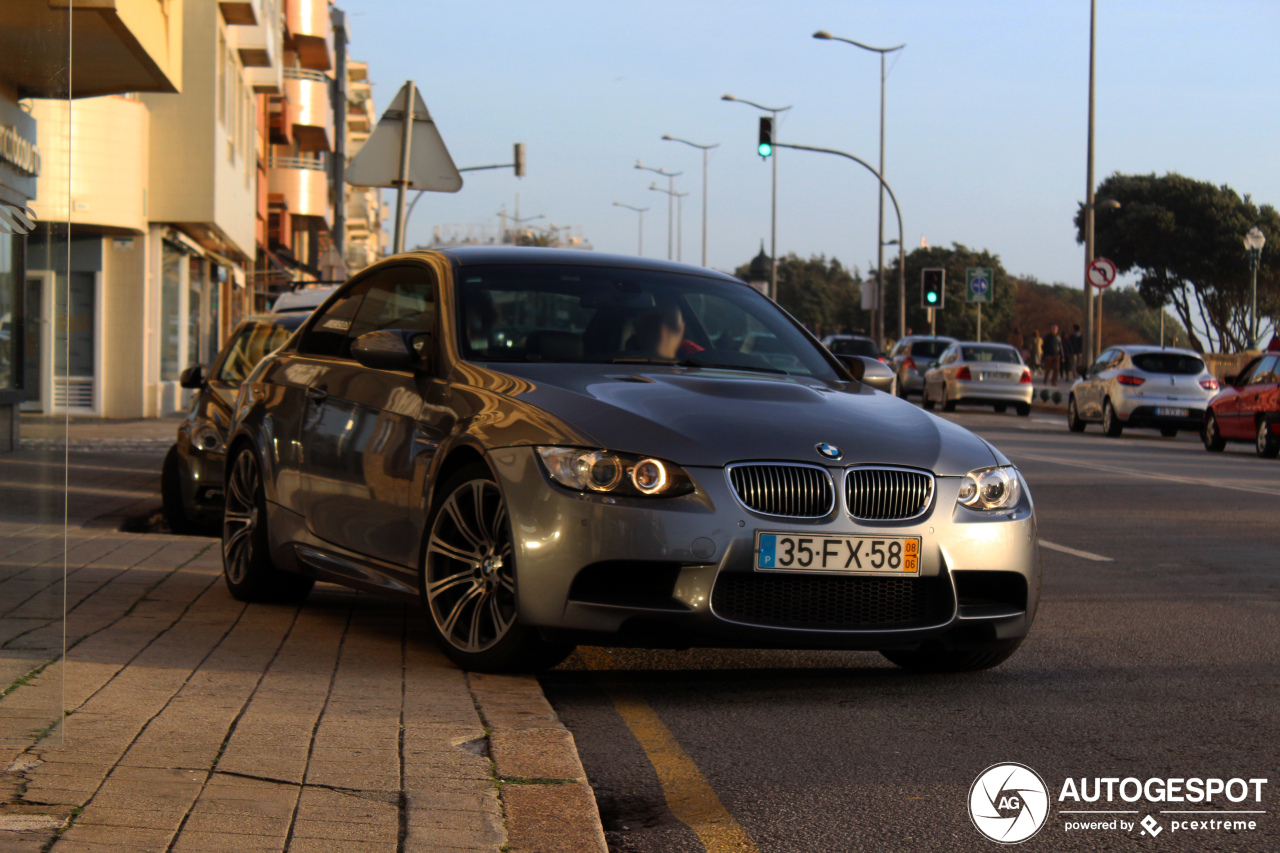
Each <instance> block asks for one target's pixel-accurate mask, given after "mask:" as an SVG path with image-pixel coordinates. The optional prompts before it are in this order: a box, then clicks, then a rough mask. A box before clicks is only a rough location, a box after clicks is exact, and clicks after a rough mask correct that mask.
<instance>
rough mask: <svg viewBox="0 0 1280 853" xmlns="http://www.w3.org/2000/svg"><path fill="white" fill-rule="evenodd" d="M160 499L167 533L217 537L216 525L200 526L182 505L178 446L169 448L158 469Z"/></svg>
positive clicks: (180, 465) (180, 466) (180, 461)
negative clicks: (167, 527) (167, 526)
mask: <svg viewBox="0 0 1280 853" xmlns="http://www.w3.org/2000/svg"><path fill="white" fill-rule="evenodd" d="M160 499H161V501H162V502H163V504H164V522H165V524H167V525H169V532H171V533H176V534H178V535H179V536H217V535H219V532H218V531H219V528H218V526H217V525H212V524H201V523H200V522H198V521H195V520H194V519H192V518H191V516H189V515H187V508H186V506H184V505H183V503H182V459H181V457H180V455H179V453H178V445H176V444H175V445H174V446H173V447H170V448H169V452H168V453H166V454H165V457H164V467H162V468H161V469H160Z"/></svg>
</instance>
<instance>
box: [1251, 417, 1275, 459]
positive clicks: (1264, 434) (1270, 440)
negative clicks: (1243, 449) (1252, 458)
mask: <svg viewBox="0 0 1280 853" xmlns="http://www.w3.org/2000/svg"><path fill="white" fill-rule="evenodd" d="M1254 449H1255V450H1256V451H1257V452H1258V455H1259V456H1261V457H1262V458H1263V459H1275V458H1276V456H1278V455H1280V439H1277V438H1276V435H1275V433H1273V432H1272V431H1271V425H1270V424H1269V423H1267V419H1266V418H1265V417H1264V418H1259V419H1258V435H1257V437H1256V440H1255V441H1254Z"/></svg>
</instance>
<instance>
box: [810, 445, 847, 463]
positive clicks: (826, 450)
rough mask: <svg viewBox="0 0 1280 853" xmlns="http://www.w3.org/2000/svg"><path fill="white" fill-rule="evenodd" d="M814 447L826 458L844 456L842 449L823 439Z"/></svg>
mask: <svg viewBox="0 0 1280 853" xmlns="http://www.w3.org/2000/svg"><path fill="white" fill-rule="evenodd" d="M814 449H815V450H817V451H818V452H819V453H821V454H822V455H823V456H825V457H827V458H828V459H839V458H840V457H841V456H844V451H843V450H841V449H840V448H838V447H836V446H835V445H834V444H828V443H827V442H825V441H823V442H820V443H819V444H817V445H815V446H814Z"/></svg>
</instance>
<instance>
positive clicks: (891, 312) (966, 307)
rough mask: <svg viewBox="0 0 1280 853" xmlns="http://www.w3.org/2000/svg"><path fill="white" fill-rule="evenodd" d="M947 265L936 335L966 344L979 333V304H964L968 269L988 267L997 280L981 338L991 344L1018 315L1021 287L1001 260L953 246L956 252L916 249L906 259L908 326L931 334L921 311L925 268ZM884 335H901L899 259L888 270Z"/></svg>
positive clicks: (985, 310)
mask: <svg viewBox="0 0 1280 853" xmlns="http://www.w3.org/2000/svg"><path fill="white" fill-rule="evenodd" d="M929 267H942V268H944V269H945V270H946V271H947V285H946V291H947V296H946V300H945V304H944V306H943V308H942V309H941V310H939V311H937V312H935V313H936V314H937V333H938V334H939V335H950V336H951V337H955V338H960V339H962V340H973V339H974V338H976V337H977V333H978V311H977V308H976V306H974V305H970V304H968V303H966V302H965V301H964V298H965V271H966V270H968V269H970V268H974V267H985V268H989V269H990V270H991V271H992V273H993V274H994V276H995V281H994V282H993V286H994V288H995V292H994V295H993V301H992V302H991V303H990V304H985V305H983V306H982V337H983V339H984V340H992V339H993V337H994V335H995V334H996V333H998V332H1000V331H1001V330H1005V329H1007V328H1009V327H1010V324H1011V320H1012V318H1013V314H1014V304H1015V301H1016V299H1015V295H1016V287H1015V285H1014V282H1013V279H1011V278H1010V276H1009V274H1008V272H1006V271H1005V268H1004V265H1003V264H1001V263H1000V256H999V255H996V254H993V253H991V252H989V251H987V250H986V249H983V250H982V251H977V250H975V249H970V248H969V247H967V246H963V245H961V244H959V243H953V244H952V245H951V248H950V249H948V248H944V247H942V246H929V247H924V248H919V249H915V250H913V251H912V252H910V253H909V254H908V255H907V258H906V292H907V328H909V329H911V330H912V331H913V332H915V333H916V334H924V333H928V331H929V318H928V312H927V311H926V309H924V308H922V307H920V285H921V279H920V274H921V270H924V269H926V268H929ZM884 289H885V305H886V306H887V308H888V310H887V311H886V312H885V323H884V328H885V334H886V335H888V336H890V337H896V335H897V327H898V259H897V258H895V259H894V263H893V266H892V267H890V268H888V269H886V270H885V283H884Z"/></svg>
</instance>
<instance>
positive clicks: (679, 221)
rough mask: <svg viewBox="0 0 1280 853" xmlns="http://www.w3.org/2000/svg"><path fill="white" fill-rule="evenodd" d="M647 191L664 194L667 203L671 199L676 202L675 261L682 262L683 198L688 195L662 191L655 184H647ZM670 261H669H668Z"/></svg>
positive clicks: (673, 191)
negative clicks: (666, 197)
mask: <svg viewBox="0 0 1280 853" xmlns="http://www.w3.org/2000/svg"><path fill="white" fill-rule="evenodd" d="M649 189H651V190H656V191H657V192H660V193H666V194H667V196H668V199H667V200H668V202H670V200H671V199H672V198H674V199H675V200H676V260H677V261H683V260H684V197H685V196H687V195H688V193H681V192H676V191H675V190H664V189H663V188H662V187H660V186H658V185H657V184H649ZM668 260H670V259H668Z"/></svg>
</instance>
